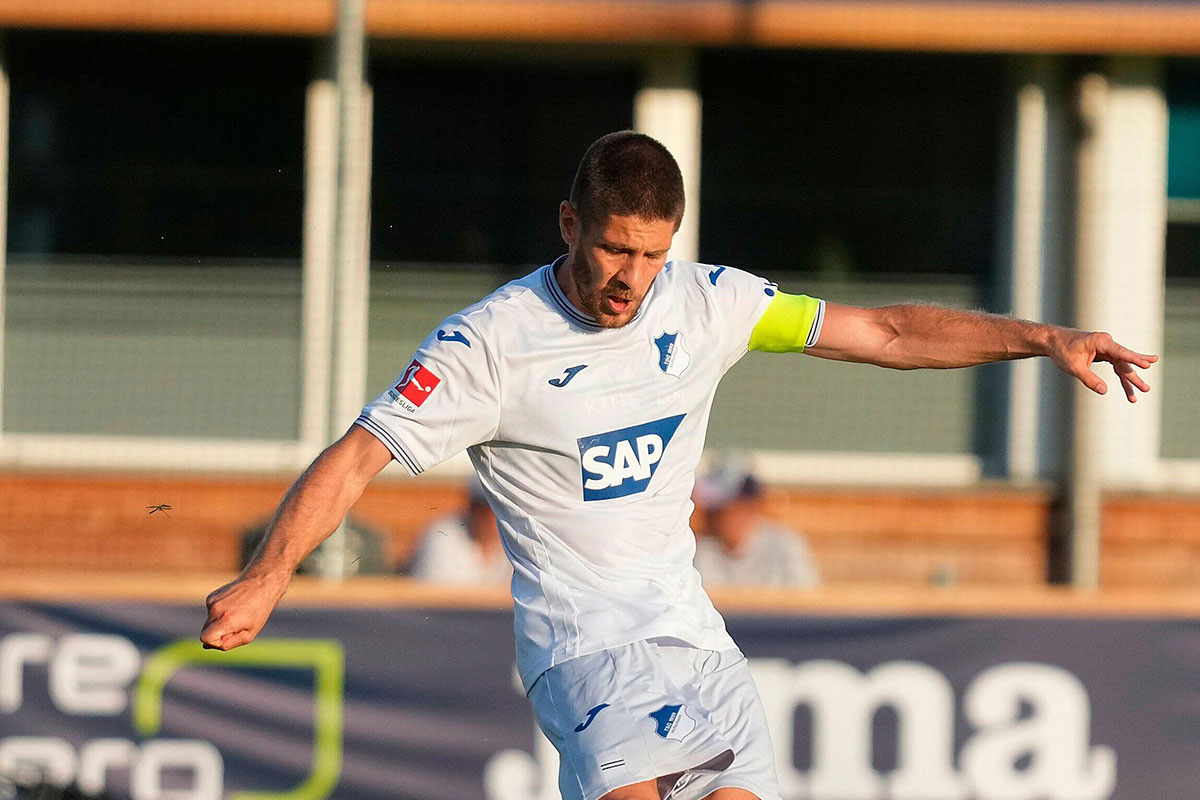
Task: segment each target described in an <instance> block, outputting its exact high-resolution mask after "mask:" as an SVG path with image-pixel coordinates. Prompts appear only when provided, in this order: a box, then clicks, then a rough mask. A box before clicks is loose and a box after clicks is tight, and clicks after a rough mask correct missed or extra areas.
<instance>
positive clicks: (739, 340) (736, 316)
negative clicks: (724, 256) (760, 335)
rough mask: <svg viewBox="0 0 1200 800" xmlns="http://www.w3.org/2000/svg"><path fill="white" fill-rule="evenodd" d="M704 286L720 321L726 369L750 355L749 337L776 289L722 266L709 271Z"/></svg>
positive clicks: (768, 282) (769, 282)
mask: <svg viewBox="0 0 1200 800" xmlns="http://www.w3.org/2000/svg"><path fill="white" fill-rule="evenodd" d="M706 282H707V283H708V284H709V285H708V286H706V287H705V288H706V289H707V291H708V292H709V294H710V295H711V296H712V299H713V301H714V305H715V306H716V312H717V314H718V316H719V317H720V321H721V331H720V339H721V342H722V351H723V355H724V357H725V358H724V360H725V369H729V368H730V367H732V366H733V365H734V364H735V363H737V361H738V359H740V358H741V357H742V356H744V355H745V354H746V353H747V352H748V351H749V347H750V334H751V332H752V331H753V330H754V326H755V325H756V324H757V323H758V320H759V318H760V317H762V315H763V312H764V311H766V310H767V306H769V305H770V304H771V300H772V299H773V298H774V297H775V295H776V293H777V292H778V287H777V285H776V284H774V283H772V282H771V281H769V280H767V279H766V278H760V277H759V276H757V275H754V274H753V273H750V272H746V271H745V270H740V269H736V268H734V267H724V266H714V267H710V268H708V270H707V273H706Z"/></svg>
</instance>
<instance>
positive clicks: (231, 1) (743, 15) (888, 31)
mask: <svg viewBox="0 0 1200 800" xmlns="http://www.w3.org/2000/svg"><path fill="white" fill-rule="evenodd" d="M335 13H336V0H287V2H280V1H279V0H170V1H169V2H158V1H156V0H38V2H36V3H35V2H29V0H0V27H9V28H76V29H90V30H128V31H187V32H203V33H217V32H220V33H250V34H292V35H325V34H328V33H330V32H331V31H332V30H333V20H334V16H335ZM366 25H367V31H368V33H369V34H370V35H371V36H376V37H383V38H398V39H412V40H426V41H480V40H481V41H507V42H514V41H515V42H591V43H601V44H618V43H619V44H664V43H674V44H700V45H706V44H707V45H743V46H762V47H797V48H855V49H869V50H918V51H952V52H1046V53H1151V54H1164V55H1172V54H1173V55H1195V54H1200V7H1198V6H1197V5H1194V4H1183V3H1167V2H1119V1H1117V0H1107V1H1103V2H1062V1H1058V2H1054V1H1052V2H1033V1H1032V0H995V2H982V1H981V0H974V1H973V2H972V1H971V0H946V2H938V3H930V2H920V1H919V0H903V1H902V2H901V1H897V0H743V1H741V2H739V0H691V1H690V2H684V1H683V0H368V2H367V10H366Z"/></svg>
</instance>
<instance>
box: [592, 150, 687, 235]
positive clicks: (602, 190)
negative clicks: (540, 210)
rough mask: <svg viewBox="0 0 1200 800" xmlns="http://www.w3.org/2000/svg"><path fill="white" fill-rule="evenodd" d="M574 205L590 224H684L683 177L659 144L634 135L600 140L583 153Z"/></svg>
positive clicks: (667, 152)
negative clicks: (614, 219)
mask: <svg viewBox="0 0 1200 800" xmlns="http://www.w3.org/2000/svg"><path fill="white" fill-rule="evenodd" d="M571 205H572V206H574V207H575V211H576V212H577V213H578V214H579V216H580V217H581V218H582V219H583V221H584V223H585V224H588V223H591V222H597V221H601V220H605V219H607V218H608V217H610V216H612V215H614V214H619V215H621V216H633V217H641V218H642V219H646V220H660V219H665V220H671V221H673V222H674V223H675V227H676V228H678V227H679V222H680V220H682V219H683V205H684V198H683V174H682V173H681V172H680V171H679V165H678V164H676V163H675V158H674V156H672V155H671V153H670V151H669V150H667V148H665V147H663V145H662V143H661V142H659V141H657V140H656V139H652V138H650V137H649V136H647V135H645V134H644V133H637V132H635V131H617V132H615V133H609V134H606V135H605V136H601V137H600V138H599V139H597V140H596V141H594V142H592V146H591V147H589V148H588V149H587V152H586V153H584V154H583V160H582V161H580V162H579V170H578V171H577V172H576V173H575V183H573V184H572V185H571Z"/></svg>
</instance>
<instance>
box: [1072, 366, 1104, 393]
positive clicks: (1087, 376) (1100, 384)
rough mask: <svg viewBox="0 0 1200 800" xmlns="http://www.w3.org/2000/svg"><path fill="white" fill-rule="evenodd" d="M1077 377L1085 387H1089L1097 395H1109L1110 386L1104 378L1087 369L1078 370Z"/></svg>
mask: <svg viewBox="0 0 1200 800" xmlns="http://www.w3.org/2000/svg"><path fill="white" fill-rule="evenodd" d="M1075 377H1076V378H1078V379H1079V381H1080V382H1081V383H1082V384H1083V385H1084V386H1086V387H1088V388H1089V389H1091V390H1092V391H1093V392H1095V393H1096V394H1108V384H1107V383H1105V382H1104V379H1103V378H1101V377H1100V376H1099V375H1097V374H1096V373H1094V372H1092V371H1091V370H1090V369H1086V368H1085V369H1080V370H1078V371H1077V372H1075Z"/></svg>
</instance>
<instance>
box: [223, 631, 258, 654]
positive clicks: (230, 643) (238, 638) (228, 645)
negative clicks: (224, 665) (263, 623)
mask: <svg viewBox="0 0 1200 800" xmlns="http://www.w3.org/2000/svg"><path fill="white" fill-rule="evenodd" d="M252 641H254V632H253V631H250V630H246V629H243V630H240V631H236V632H234V633H230V634H226V635H225V636H222V637H221V641H220V643H219V647H220V649H222V650H232V649H233V648H235V647H241V646H242V645H244V644H249V643H250V642H252Z"/></svg>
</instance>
